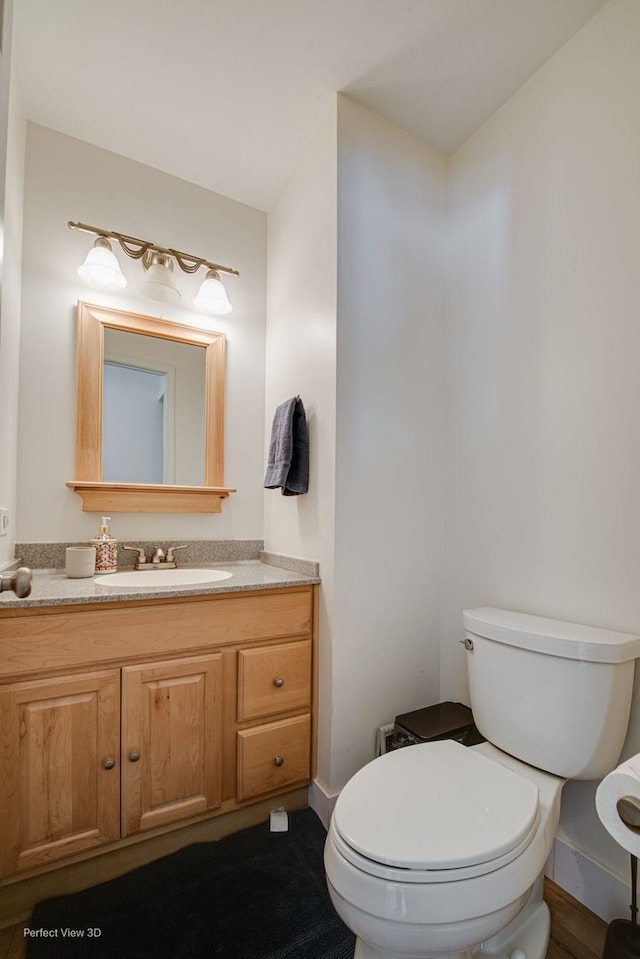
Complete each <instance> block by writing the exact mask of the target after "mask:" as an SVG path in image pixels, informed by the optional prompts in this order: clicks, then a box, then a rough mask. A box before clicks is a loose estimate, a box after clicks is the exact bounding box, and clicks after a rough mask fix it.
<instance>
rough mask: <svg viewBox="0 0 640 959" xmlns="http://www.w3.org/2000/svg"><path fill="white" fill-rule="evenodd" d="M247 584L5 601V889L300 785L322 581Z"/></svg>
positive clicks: (1, 714)
mask: <svg viewBox="0 0 640 959" xmlns="http://www.w3.org/2000/svg"><path fill="white" fill-rule="evenodd" d="M259 565H260V564H256V566H259ZM280 572H282V571H280ZM296 580H299V581H300V582H299V584H298V583H297V582H296ZM292 581H293V584H292ZM227 582H232V581H227ZM244 582H245V585H244V586H243V587H242V588H240V589H238V588H236V589H235V590H234V588H233V587H229V586H225V584H221V585H220V586H217V587H212V588H210V589H209V590H199V591H196V592H195V593H188V594H185V593H184V591H181V592H180V593H173V594H170V595H156V594H154V595H153V596H152V597H151V598H148V599H147V598H143V597H139V596H136V597H135V598H131V599H128V598H126V597H125V598H123V597H122V596H121V595H120V594H117V597H116V598H113V597H112V596H110V595H107V593H106V591H100V588H99V587H91V589H92V592H93V593H94V594H95V593H96V591H97V592H98V595H97V596H96V595H92V596H91V598H89V597H87V599H86V600H83V598H82V596H80V597H78V596H76V597H75V598H74V599H73V600H72V601H70V602H67V603H65V602H62V601H60V602H57V603H55V604H51V605H47V602H46V600H43V599H41V600H37V599H36V600H35V601H34V603H33V604H32V605H18V604H17V603H15V602H14V603H11V604H9V603H5V604H0V807H1V808H2V811H3V814H2V817H1V819H0V877H1V879H2V881H3V882H7V881H9V882H12V881H14V880H15V879H16V878H18V877H21V876H25V875H33V874H34V871H36V872H37V871H43V870H48V869H51V868H52V867H53V866H56V865H60V864H63V863H64V862H68V861H70V857H75V859H76V860H77V859H78V857H80V858H87V856H89V855H94V854H95V853H97V852H103V851H105V850H117V849H118V848H120V847H122V846H125V845H127V846H128V845H131V844H132V843H133V842H135V841H139V840H141V839H147V838H148V837H154V836H158V835H160V834H163V833H166V832H168V831H171V830H175V829H177V828H178V827H182V826H185V824H193V823H198V822H202V821H203V820H209V819H212V818H213V817H221V816H225V814H229V813H233V811H236V810H239V809H241V808H243V807H246V806H250V805H251V804H254V803H258V802H260V801H262V800H264V799H268V800H269V801H270V804H271V806H277V805H279V801H278V800H279V797H281V796H283V795H285V794H287V793H289V792H290V791H292V790H295V789H297V788H298V787H301V786H305V785H306V784H308V782H309V780H310V777H311V775H312V772H313V761H314V756H313V753H314V749H313V743H314V738H315V737H314V724H313V699H314V693H313V690H314V679H313V677H314V674H315V667H314V663H315V647H316V633H317V597H316V591H317V585H316V583H317V580H316V581H315V582H313V581H310V580H309V579H308V578H307V579H306V580H305V577H303V576H296V575H295V574H287V576H286V578H284V584H283V585H279V584H277V583H276V584H273V583H270V582H268V583H267V585H266V586H265V584H264V583H262V584H261V586H260V588H258V587H254V588H252V587H251V585H246V583H249V584H250V579H247V575H246V573H245V580H244ZM78 588H79V587H76V589H78ZM262 816H263V818H264V813H263V814H262Z"/></svg>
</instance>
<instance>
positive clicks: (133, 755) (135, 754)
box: [127, 749, 140, 763]
mask: <svg viewBox="0 0 640 959" xmlns="http://www.w3.org/2000/svg"><path fill="white" fill-rule="evenodd" d="M127 758H128V760H129V762H130V763H137V762H138V760H139V759H140V753H139V751H138V750H137V749H132V750H131V752H130V753H129V755H128V757H127Z"/></svg>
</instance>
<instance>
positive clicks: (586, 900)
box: [545, 836, 631, 922]
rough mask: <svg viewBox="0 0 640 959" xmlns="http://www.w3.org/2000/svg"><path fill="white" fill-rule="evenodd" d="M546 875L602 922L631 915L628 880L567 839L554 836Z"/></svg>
mask: <svg viewBox="0 0 640 959" xmlns="http://www.w3.org/2000/svg"><path fill="white" fill-rule="evenodd" d="M545 875H547V876H548V877H549V879H552V880H553V881H554V882H555V883H556V884H557V885H558V886H560V887H561V888H562V889H564V890H565V891H566V892H568V893H569V895H571V896H573V898H574V899H577V900H578V902H581V903H582V904H583V905H584V906H586V907H587V909H590V910H591V912H594V913H595V914H596V916H600V918H601V919H604V921H605V922H611V921H612V920H613V919H630V918H631V913H630V911H629V903H630V902H631V889H630V886H629V885H628V883H626V882H625V881H624V880H623V879H621V878H620V876H618V875H616V874H615V873H613V872H610V871H609V870H608V869H607V868H606V867H605V866H603V865H601V864H600V863H598V862H595V860H593V859H589V857H588V856H585V854H584V853H583V852H580V850H578V849H576V848H575V847H574V846H572V845H571V844H570V843H568V842H567V841H566V839H560V838H559V837H558V836H556V838H555V841H554V844H553V850H552V852H551V855H550V856H549V859H548V861H547V865H546V868H545Z"/></svg>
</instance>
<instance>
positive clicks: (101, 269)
mask: <svg viewBox="0 0 640 959" xmlns="http://www.w3.org/2000/svg"><path fill="white" fill-rule="evenodd" d="M78 276H79V277H80V279H81V280H84V281H85V283H89V284H90V285H91V286H97V287H99V288H100V289H101V290H122V289H123V288H124V287H125V286H126V285H127V278H126V276H125V275H124V273H123V272H122V270H121V269H120V264H119V263H118V261H117V259H116V256H115V253H114V252H113V250H112V249H111V244H110V243H109V241H108V240H107V238H106V236H99V237H98V238H97V239H96V241H95V243H94V244H93V246H92V247H91V249H90V250H89V252H88V253H87V256H86V258H85V261H84V263H81V264H80V266H79V267H78Z"/></svg>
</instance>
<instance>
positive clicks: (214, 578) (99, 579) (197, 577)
mask: <svg viewBox="0 0 640 959" xmlns="http://www.w3.org/2000/svg"><path fill="white" fill-rule="evenodd" d="M231 575H232V574H231V573H228V572H227V571H226V570H225V569H139V570H131V571H130V572H128V573H103V574H102V575H101V576H96V577H95V579H94V583H97V584H98V586H111V587H112V588H114V589H120V588H121V587H125V588H126V587H129V588H132V589H144V587H145V586H146V587H153V589H158V588H162V587H163V586H201V585H206V584H207V583H217V582H219V581H220V580H221V579H229V577H230V576H231Z"/></svg>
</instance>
